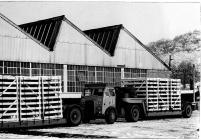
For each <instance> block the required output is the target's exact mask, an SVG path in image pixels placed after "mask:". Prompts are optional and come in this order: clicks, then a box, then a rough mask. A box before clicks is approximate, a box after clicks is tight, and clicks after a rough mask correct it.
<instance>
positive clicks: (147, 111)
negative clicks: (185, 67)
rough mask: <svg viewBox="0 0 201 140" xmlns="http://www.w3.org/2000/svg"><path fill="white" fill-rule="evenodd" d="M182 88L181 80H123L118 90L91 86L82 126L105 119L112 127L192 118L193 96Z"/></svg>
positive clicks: (83, 101) (84, 99) (84, 98)
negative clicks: (119, 122) (164, 118)
mask: <svg viewBox="0 0 201 140" xmlns="http://www.w3.org/2000/svg"><path fill="white" fill-rule="evenodd" d="M180 85H181V83H180V80H179V79H167V78H136V79H124V80H122V85H121V86H118V87H112V86H108V85H107V84H104V83H102V84H100V83H99V84H88V85H86V86H85V89H84V92H83V95H82V99H81V106H82V107H83V112H84V113H83V114H84V115H83V122H84V123H87V122H89V121H90V120H93V119H97V118H104V119H105V120H106V122H107V123H108V124H112V123H114V122H115V121H116V120H117V118H125V120H126V121H128V122H137V121H138V120H139V118H142V119H143V118H147V117H158V116H173V115H174V116H175V115H179V116H183V117H185V118H189V117H191V114H192V111H193V110H195V109H196V103H195V102H194V100H193V98H194V95H193V94H186V93H184V92H181V90H180Z"/></svg>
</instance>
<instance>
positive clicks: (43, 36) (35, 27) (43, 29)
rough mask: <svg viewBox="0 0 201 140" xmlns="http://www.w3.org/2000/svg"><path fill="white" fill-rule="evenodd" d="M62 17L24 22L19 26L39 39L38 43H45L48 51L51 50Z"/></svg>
mask: <svg viewBox="0 0 201 140" xmlns="http://www.w3.org/2000/svg"><path fill="white" fill-rule="evenodd" d="M64 17H65V16H64V15H62V16H58V17H53V18H49V19H45V20H39V21H35V22H30V23H25V24H21V25H19V27H20V28H21V29H23V30H24V31H26V32H27V33H29V34H30V35H31V36H33V37H34V38H35V39H37V40H38V41H40V43H42V44H43V45H45V46H46V47H47V48H48V49H49V50H50V51H53V50H54V45H55V43H56V39H57V36H58V33H59V30H60V27H61V23H62V20H63V19H64Z"/></svg>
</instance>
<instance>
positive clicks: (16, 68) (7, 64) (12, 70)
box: [4, 61, 20, 75]
mask: <svg viewBox="0 0 201 140" xmlns="http://www.w3.org/2000/svg"><path fill="white" fill-rule="evenodd" d="M4 74H6V75H20V62H14V61H4Z"/></svg>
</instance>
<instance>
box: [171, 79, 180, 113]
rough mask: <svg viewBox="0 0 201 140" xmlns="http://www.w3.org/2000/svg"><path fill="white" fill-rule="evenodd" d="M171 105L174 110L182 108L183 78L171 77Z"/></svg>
mask: <svg viewBox="0 0 201 140" xmlns="http://www.w3.org/2000/svg"><path fill="white" fill-rule="evenodd" d="M169 82H170V84H169V85H170V86H169V90H170V103H171V104H170V107H171V109H172V110H180V109H181V90H180V86H181V80H180V79H170V81H169Z"/></svg>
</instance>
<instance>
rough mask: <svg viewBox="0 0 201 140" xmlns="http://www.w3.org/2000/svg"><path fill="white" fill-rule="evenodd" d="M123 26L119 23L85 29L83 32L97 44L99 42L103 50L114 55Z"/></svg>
mask: <svg viewBox="0 0 201 140" xmlns="http://www.w3.org/2000/svg"><path fill="white" fill-rule="evenodd" d="M122 28H123V25H122V24H118V25H113V26H107V27H101V28H96V29H90V30H85V31H83V32H84V33H85V34H86V35H88V36H89V37H90V38H91V39H93V40H94V41H95V42H96V43H97V44H99V45H100V46H101V48H102V49H103V50H105V51H106V52H108V53H109V54H110V55H111V56H114V53H115V49H116V44H117V41H118V38H119V33H120V30H121V29H122Z"/></svg>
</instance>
